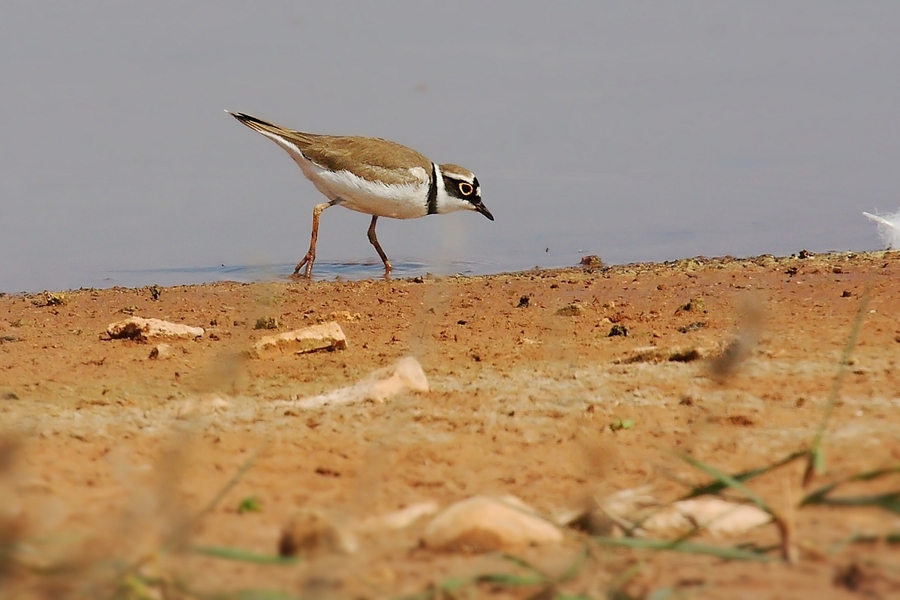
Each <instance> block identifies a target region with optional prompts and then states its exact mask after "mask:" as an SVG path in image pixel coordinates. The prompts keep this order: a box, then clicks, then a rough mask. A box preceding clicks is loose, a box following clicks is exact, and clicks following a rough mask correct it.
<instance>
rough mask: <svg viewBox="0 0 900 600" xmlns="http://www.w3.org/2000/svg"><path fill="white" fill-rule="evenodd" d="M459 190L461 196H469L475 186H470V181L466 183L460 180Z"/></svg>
mask: <svg viewBox="0 0 900 600" xmlns="http://www.w3.org/2000/svg"><path fill="white" fill-rule="evenodd" d="M459 191H460V192H461V193H462V195H463V196H471V195H472V192H474V191H475V188H474V187H472V184H471V183H466V182H465V181H461V182H460V184H459Z"/></svg>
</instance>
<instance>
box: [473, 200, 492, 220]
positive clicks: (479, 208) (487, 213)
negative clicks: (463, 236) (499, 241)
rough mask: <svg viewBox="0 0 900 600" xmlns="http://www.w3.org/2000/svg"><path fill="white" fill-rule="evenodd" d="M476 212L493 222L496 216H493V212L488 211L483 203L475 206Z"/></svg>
mask: <svg viewBox="0 0 900 600" xmlns="http://www.w3.org/2000/svg"><path fill="white" fill-rule="evenodd" d="M475 210H477V211H478V212H480V213H481V214H483V215H484V216H486V217H487V218H488V219H490V220H491V221H493V220H494V215H492V214H491V211H489V210H488V209H487V207H485V205H484V204H482V203H478V204H476V205H475Z"/></svg>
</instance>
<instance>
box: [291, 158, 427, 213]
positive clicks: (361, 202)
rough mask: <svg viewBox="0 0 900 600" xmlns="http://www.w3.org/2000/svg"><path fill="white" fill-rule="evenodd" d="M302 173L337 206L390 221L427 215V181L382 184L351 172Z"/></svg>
mask: <svg viewBox="0 0 900 600" xmlns="http://www.w3.org/2000/svg"><path fill="white" fill-rule="evenodd" d="M304 173H306V174H307V177H309V179H311V180H312V182H313V183H314V184H315V185H316V187H317V188H318V189H319V191H321V192H322V193H323V194H325V195H326V196H327V197H328V198H329V199H330V200H334V201H335V202H336V204H340V205H341V206H343V207H345V208H349V209H350V210H355V211H357V212H361V213H366V214H369V215H375V216H378V217H391V218H393V219H415V218H417V217H423V216H425V215H426V214H427V213H428V207H427V197H428V182H427V181H425V182H412V183H383V182H381V181H371V180H369V179H365V178H362V177H359V176H358V175H354V174H353V173H351V172H350V171H328V170H325V169H317V170H316V171H315V172H313V173H308V172H307V170H306V169H304Z"/></svg>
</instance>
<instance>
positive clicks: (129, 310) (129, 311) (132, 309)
mask: <svg viewBox="0 0 900 600" xmlns="http://www.w3.org/2000/svg"><path fill="white" fill-rule="evenodd" d="M137 311H138V307H137V306H135V305H134V304H132V305H130V306H126V307H125V308H123V309H121V310H120V311H119V312H120V313H124V314H126V315H133V314H134V313H136V312H137Z"/></svg>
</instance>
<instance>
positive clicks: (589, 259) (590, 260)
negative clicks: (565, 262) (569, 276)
mask: <svg viewBox="0 0 900 600" xmlns="http://www.w3.org/2000/svg"><path fill="white" fill-rule="evenodd" d="M578 264H580V265H581V266H582V267H602V266H603V261H602V260H600V257H599V256H597V255H596V254H588V255H587V256H582V257H581V260H580V261H579V262H578Z"/></svg>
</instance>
